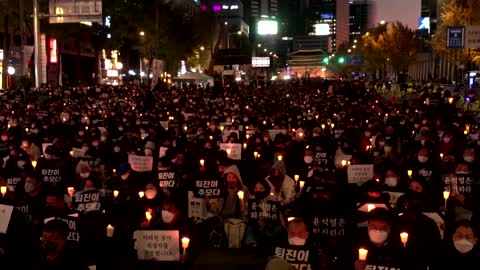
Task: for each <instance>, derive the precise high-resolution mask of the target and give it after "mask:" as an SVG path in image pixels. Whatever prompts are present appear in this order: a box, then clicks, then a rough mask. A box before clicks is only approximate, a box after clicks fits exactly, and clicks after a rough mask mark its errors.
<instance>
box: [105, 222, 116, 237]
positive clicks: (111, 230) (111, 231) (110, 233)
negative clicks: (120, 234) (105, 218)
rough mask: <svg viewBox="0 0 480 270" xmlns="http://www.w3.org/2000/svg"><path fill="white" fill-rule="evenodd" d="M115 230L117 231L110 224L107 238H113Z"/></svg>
mask: <svg viewBox="0 0 480 270" xmlns="http://www.w3.org/2000/svg"><path fill="white" fill-rule="evenodd" d="M114 230H115V228H114V227H113V226H112V225H110V224H108V226H107V237H112V236H113V231H114Z"/></svg>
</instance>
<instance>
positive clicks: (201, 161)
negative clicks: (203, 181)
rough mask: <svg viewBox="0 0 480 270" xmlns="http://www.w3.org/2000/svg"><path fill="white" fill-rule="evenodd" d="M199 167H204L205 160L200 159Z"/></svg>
mask: <svg viewBox="0 0 480 270" xmlns="http://www.w3.org/2000/svg"><path fill="white" fill-rule="evenodd" d="M200 166H202V167H203V166H205V160H203V159H200Z"/></svg>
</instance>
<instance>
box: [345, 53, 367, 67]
mask: <svg viewBox="0 0 480 270" xmlns="http://www.w3.org/2000/svg"><path fill="white" fill-rule="evenodd" d="M347 64H348V65H363V55H347Z"/></svg>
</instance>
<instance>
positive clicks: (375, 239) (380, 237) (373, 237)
mask: <svg viewBox="0 0 480 270" xmlns="http://www.w3.org/2000/svg"><path fill="white" fill-rule="evenodd" d="M368 236H369V237H370V241H372V243H374V244H383V243H385V241H387V237H388V233H387V232H386V231H380V230H371V231H368Z"/></svg>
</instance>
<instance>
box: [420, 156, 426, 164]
mask: <svg viewBox="0 0 480 270" xmlns="http://www.w3.org/2000/svg"><path fill="white" fill-rule="evenodd" d="M418 161H419V162H420V163H425V162H427V161H428V157H426V156H418Z"/></svg>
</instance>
